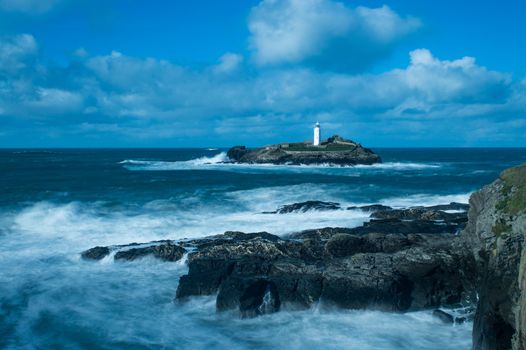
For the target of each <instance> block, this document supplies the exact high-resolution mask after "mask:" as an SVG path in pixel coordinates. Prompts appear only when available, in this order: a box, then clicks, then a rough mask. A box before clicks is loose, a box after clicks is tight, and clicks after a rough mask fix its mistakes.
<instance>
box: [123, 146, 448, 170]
mask: <svg viewBox="0 0 526 350" xmlns="http://www.w3.org/2000/svg"><path fill="white" fill-rule="evenodd" d="M120 164H123V165H124V166H125V167H126V168H127V169H129V170H142V171H144V170H149V171H160V170H164V171H166V170H219V171H237V172H249V173H250V172H261V171H263V172H317V173H325V172H326V171H327V170H330V171H331V172H337V173H338V174H343V175H350V176H354V175H357V174H359V173H360V172H363V171H377V170H397V171H406V170H407V171H409V170H421V169H433V168H440V167H442V166H443V165H441V164H435V163H411V162H387V163H378V164H372V165H355V166H350V165H349V166H341V165H335V164H309V165H306V164H300V165H287V164H270V163H264V164H242V163H232V162H230V161H229V159H228V157H227V155H226V153H225V152H221V153H218V154H216V155H215V156H212V157H200V158H196V159H192V160H186V161H175V162H170V161H158V160H133V159H127V160H123V161H122V162H120Z"/></svg>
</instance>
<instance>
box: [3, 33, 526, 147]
mask: <svg viewBox="0 0 526 350" xmlns="http://www.w3.org/2000/svg"><path fill="white" fill-rule="evenodd" d="M0 46H1V47H6V48H9V49H7V50H5V51H4V52H3V56H1V57H2V59H1V60H0V62H1V65H0V67H3V68H2V69H3V70H2V72H4V73H3V74H0V106H1V111H0V113H1V115H2V118H14V119H18V120H35V121H37V122H38V123H39V124H38V125H39V127H40V128H44V127H45V126H46V125H47V126H50V127H51V126H52V127H53V128H54V130H56V131H57V132H59V131H60V130H63V131H64V132H70V133H75V132H78V133H82V132H85V133H96V132H97V130H104V132H105V133H116V134H119V133H121V136H122V137H132V136H131V135H136V134H137V133H140V134H141V135H142V136H141V137H150V138H156V137H161V135H170V137H177V136H178V135H179V134H178V133H179V132H181V133H182V132H183V131H178V130H180V128H176V127H174V125H184V126H185V128H183V129H184V130H185V131H184V132H185V133H187V132H188V133H189V134H188V133H187V134H185V135H186V136H188V135H190V134H191V135H199V136H200V137H219V138H228V137H229V135H230V136H231V137H242V136H239V135H245V136H246V137H247V140H248V141H250V142H256V141H254V139H253V138H252V137H255V138H265V137H267V138H273V139H274V138H281V136H280V135H282V134H284V133H287V134H290V135H296V134H297V135H298V137H303V136H301V134H300V131H301V128H302V125H303V126H305V125H310V124H311V123H312V122H313V121H316V120H320V121H322V122H323V124H324V127H325V130H327V129H329V130H330V129H331V128H332V130H334V131H335V132H339V133H343V134H346V133H347V132H346V131H347V130H350V132H353V133H356V132H360V133H361V134H362V135H367V134H368V133H373V131H371V130H375V132H376V133H377V134H376V135H377V136H378V137H385V138H386V139H387V138H388V137H396V135H397V133H398V134H399V133H400V128H408V129H407V130H412V132H413V133H414V135H413V138H414V139H417V138H418V137H420V136H419V135H423V134H425V133H428V132H438V131H436V130H435V129H434V128H441V127H442V125H444V124H455V125H471V126H472V127H479V128H483V127H484V128H487V126H488V125H489V124H490V123H491V122H492V121H493V122H494V123H495V124H494V125H496V126H497V127H500V128H502V130H501V131H500V135H503V134H505V133H506V132H508V131H507V130H510V128H512V126H513V125H515V127H516V128H517V129H518V130H521V129H525V128H526V127H525V126H524V124H521V123H518V122H515V123H511V122H510V123H502V122H501V121H500V120H499V118H504V119H506V120H510V121H511V120H520V119H521V118H524V110H526V81H522V82H521V81H513V80H512V79H511V77H510V76H509V75H508V74H505V73H501V72H496V71H491V70H489V69H487V68H485V67H482V66H480V65H478V64H477V63H476V61H475V59H473V58H470V57H464V58H459V59H455V60H441V59H439V58H437V57H434V56H433V55H432V53H431V52H430V51H428V50H426V49H418V50H414V51H412V52H411V53H410V54H409V58H410V60H409V62H408V65H407V67H405V68H403V69H394V70H391V71H387V72H384V73H379V74H350V73H334V72H328V71H318V70H316V69H312V68H309V67H277V68H275V69H264V70H257V69H248V68H249V67H242V61H241V59H242V57H241V56H238V55H236V54H225V55H224V56H222V58H221V59H220V61H219V64H215V65H210V66H208V67H204V68H200V69H195V68H194V69H192V68H189V67H184V66H179V65H176V64H173V63H171V62H168V61H165V60H159V59H155V58H137V57H131V56H127V55H125V54H122V53H119V52H112V53H110V54H108V55H101V56H89V54H87V56H85V57H84V58H83V59H82V60H78V59H77V60H74V64H72V65H71V66H69V67H65V68H60V67H50V68H46V67H45V66H44V68H42V69H36V68H35V67H38V66H39V65H40V63H39V62H38V56H37V55H38V50H37V45H36V43H35V42H34V39H33V38H32V37H31V36H27V35H26V36H24V35H23V36H15V37H9V38H5V39H3V40H2V41H0ZM6 67H7V68H6ZM240 68H245V69H240ZM6 69H8V70H9V71H10V72H14V73H15V74H11V73H9V74H7V73H5V72H7V70H6ZM48 71H49V72H52V73H53V74H48V73H47V72H48ZM233 72H236V73H235V74H230V73H233ZM225 73H229V74H225ZM482 120H486V121H487V122H485V123H482V122H481V121H482ZM477 121H478V124H477ZM82 123H84V125H96V126H97V128H84V129H82V130H79V129H78V125H80V124H82ZM105 125H113V126H115V127H113V126H112V127H110V128H107V129H105ZM203 125H206V127H205V128H203ZM393 125H396V127H395V126H393ZM477 125H478V126H477ZM367 126H369V127H367ZM390 128H393V129H392V130H390ZM442 128H443V127H442ZM165 129H166V130H170V132H169V133H163V132H162V131H163V130H165ZM75 130H76V131H75ZM247 130H250V132H247ZM141 131H142V132H141ZM328 132H329V131H328ZM442 132H443V130H442ZM456 132H458V133H461V132H462V131H461V130H460V131H459V130H456ZM517 132H518V131H517ZM523 133H524V130H523ZM482 134H483V133H482V131H481V132H480V135H482ZM156 135H157V136H156ZM382 135H383V136H382ZM474 135H476V133H474ZM179 136H181V137H183V136H184V135H182V134H181V135H179ZM249 136H250V137H249ZM350 136H352V135H350ZM243 137H244V136H243ZM374 137H376V136H374Z"/></svg>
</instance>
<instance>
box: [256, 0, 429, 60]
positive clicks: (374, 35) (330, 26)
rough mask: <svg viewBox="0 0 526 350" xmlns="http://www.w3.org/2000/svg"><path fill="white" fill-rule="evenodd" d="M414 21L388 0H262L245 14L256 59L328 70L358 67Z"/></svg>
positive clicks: (378, 55)
mask: <svg viewBox="0 0 526 350" xmlns="http://www.w3.org/2000/svg"><path fill="white" fill-rule="evenodd" d="M419 26H420V21H419V20H417V19H415V18H410V17H409V18H402V17H400V16H399V15H398V14H397V13H396V12H394V11H393V10H391V9H390V8H389V7H387V6H383V7H380V8H374V9H373V8H367V7H358V8H356V9H352V8H349V7H347V6H345V5H344V4H343V3H340V2H335V1H331V0H263V1H262V2H261V3H260V4H259V5H257V6H256V7H254V8H253V10H252V12H251V15H250V18H249V30H250V32H251V37H250V44H251V49H252V51H253V55H254V59H255V61H256V63H258V64H260V65H269V64H271V65H272V64H292V63H301V62H306V63H310V64H312V65H315V66H318V67H322V68H325V69H330V70H345V69H347V70H360V69H363V68H364V67H366V66H368V65H369V64H370V63H371V62H372V61H375V60H377V59H379V58H381V57H383V56H385V54H386V53H388V52H389V51H390V49H391V47H392V45H393V44H394V43H396V42H397V41H398V40H399V39H401V38H402V37H404V36H405V35H407V34H408V33H410V32H413V31H415V30H416V29H417V28H418V27H419Z"/></svg>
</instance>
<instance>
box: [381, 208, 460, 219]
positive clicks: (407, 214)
mask: <svg viewBox="0 0 526 350" xmlns="http://www.w3.org/2000/svg"><path fill="white" fill-rule="evenodd" d="M371 217H372V218H377V219H401V220H433V221H446V222H457V223H464V222H467V220H468V215H467V213H465V212H461V213H446V212H444V211H442V210H436V209H430V208H429V207H414V208H408V209H388V210H377V211H375V212H374V213H372V214H371Z"/></svg>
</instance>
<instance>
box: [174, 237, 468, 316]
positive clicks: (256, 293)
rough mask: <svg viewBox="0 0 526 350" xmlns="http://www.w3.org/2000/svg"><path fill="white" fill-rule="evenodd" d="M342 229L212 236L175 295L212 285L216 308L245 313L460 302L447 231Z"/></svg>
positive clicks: (201, 291) (194, 257) (414, 306)
mask: <svg viewBox="0 0 526 350" xmlns="http://www.w3.org/2000/svg"><path fill="white" fill-rule="evenodd" d="M351 230H352V229H351ZM339 231H342V230H341V229H332V230H331V229H329V228H326V229H321V230H312V231H310V232H303V235H295V237H296V238H294V239H279V238H277V239H272V238H271V239H267V238H265V237H262V236H258V235H254V234H250V235H248V236H249V237H243V235H242V234H240V233H238V234H237V238H236V239H232V238H221V237H218V236H215V238H214V239H213V240H208V241H207V243H206V244H203V245H201V246H200V248H199V249H198V251H196V252H194V253H191V254H190V255H189V259H188V265H189V271H188V274H187V275H185V276H182V277H181V279H180V281H179V286H178V289H177V294H176V297H177V298H178V299H182V298H185V297H188V296H192V295H212V294H215V293H217V301H216V305H217V308H218V310H225V309H235V308H237V309H238V310H239V311H240V314H241V315H242V316H243V317H248V316H254V315H259V314H261V313H264V312H263V311H262V307H263V306H262V305H265V308H264V310H267V311H265V312H275V311H277V310H279V309H280V308H281V307H282V305H284V304H286V305H291V306H293V307H309V306H311V305H312V304H313V303H315V302H317V301H319V300H323V301H324V302H325V303H328V304H330V303H333V304H335V305H338V306H340V307H345V308H367V307H372V308H376V309H382V310H395V311H405V310H411V309H419V308H423V307H433V306H439V305H443V304H451V303H458V302H459V301H460V300H461V299H462V298H463V297H464V295H465V294H466V293H468V291H466V290H464V289H463V287H462V280H461V276H460V275H459V268H458V257H457V256H456V255H455V254H456V253H455V252H453V251H452V249H451V247H452V246H451V240H454V239H456V238H455V236H453V235H451V234H421V235H402V234H381V233H375V234H367V235H351V234H348V233H342V232H339ZM263 290H264V291H265V294H264V293H263ZM264 295H266V298H267V299H266V302H265V303H263V300H264Z"/></svg>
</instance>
